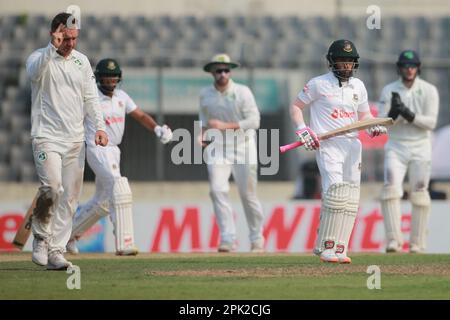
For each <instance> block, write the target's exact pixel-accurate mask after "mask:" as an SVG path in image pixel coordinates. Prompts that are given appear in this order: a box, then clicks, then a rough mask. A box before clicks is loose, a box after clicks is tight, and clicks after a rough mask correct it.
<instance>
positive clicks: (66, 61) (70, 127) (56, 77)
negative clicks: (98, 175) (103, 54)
mask: <svg viewBox="0 0 450 320" xmlns="http://www.w3.org/2000/svg"><path fill="white" fill-rule="evenodd" d="M56 50H57V49H56V48H55V47H54V46H53V45H52V44H51V43H49V44H48V46H47V47H45V48H41V49H38V50H36V51H34V52H33V53H32V54H31V55H30V56H29V57H28V59H27V62H26V71H27V75H28V77H29V78H30V80H31V103H32V106H31V137H32V138H46V139H50V140H57V141H64V142H81V141H84V139H85V135H84V127H83V121H84V117H85V114H86V113H87V115H88V117H90V118H91V119H93V122H94V123H95V127H96V129H97V130H105V125H104V121H103V119H102V115H101V112H100V109H99V104H98V103H99V101H98V94H97V86H96V82H95V77H94V74H93V73H92V68H91V65H90V63H89V60H88V58H87V57H86V56H85V55H84V54H82V53H80V52H78V51H76V50H72V52H71V54H70V55H69V56H68V57H66V58H64V57H63V56H61V55H59V54H58V53H57V52H56Z"/></svg>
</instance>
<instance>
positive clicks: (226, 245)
mask: <svg viewBox="0 0 450 320" xmlns="http://www.w3.org/2000/svg"><path fill="white" fill-rule="evenodd" d="M233 250H234V245H233V243H231V242H222V243H221V244H220V245H219V248H217V251H219V252H231V251H233Z"/></svg>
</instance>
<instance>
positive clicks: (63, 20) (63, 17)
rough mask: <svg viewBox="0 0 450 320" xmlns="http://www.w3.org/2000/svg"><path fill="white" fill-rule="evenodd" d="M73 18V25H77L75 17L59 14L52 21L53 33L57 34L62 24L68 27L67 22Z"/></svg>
mask: <svg viewBox="0 0 450 320" xmlns="http://www.w3.org/2000/svg"><path fill="white" fill-rule="evenodd" d="M70 17H72V19H73V20H72V25H75V22H76V21H75V17H73V16H72V15H71V14H70V13H66V12H61V13H58V14H57V15H56V16H55V17H54V18H53V20H52V25H51V31H52V32H55V31H56V29H58V26H59V25H60V24H61V23H62V24H63V25H64V26H66V27H67V20H68V19H69V18H70Z"/></svg>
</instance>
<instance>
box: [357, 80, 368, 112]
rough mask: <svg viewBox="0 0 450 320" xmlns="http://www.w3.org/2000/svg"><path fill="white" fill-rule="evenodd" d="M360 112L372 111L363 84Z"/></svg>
mask: <svg viewBox="0 0 450 320" xmlns="http://www.w3.org/2000/svg"><path fill="white" fill-rule="evenodd" d="M358 112H370V106H369V99H368V97H367V90H366V87H365V86H364V85H363V84H362V86H361V102H360V103H359V105H358Z"/></svg>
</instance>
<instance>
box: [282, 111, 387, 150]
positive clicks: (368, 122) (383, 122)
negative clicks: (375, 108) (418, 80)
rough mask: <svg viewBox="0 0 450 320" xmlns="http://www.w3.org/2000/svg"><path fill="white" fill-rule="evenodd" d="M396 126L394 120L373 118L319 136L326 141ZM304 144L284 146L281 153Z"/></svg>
mask: <svg viewBox="0 0 450 320" xmlns="http://www.w3.org/2000/svg"><path fill="white" fill-rule="evenodd" d="M393 124H394V120H393V119H392V118H372V119H366V120H361V121H357V122H355V123H352V124H349V125H346V126H343V127H342V128H339V129H335V130H331V131H328V132H325V133H323V134H320V135H319V136H318V138H319V140H326V139H329V138H332V137H336V136H341V135H344V134H346V133H349V132H353V131H358V130H364V129H367V128H370V127H373V126H375V125H381V126H385V127H387V126H391V125H393ZM302 145H303V143H302V142H301V141H296V142H293V143H290V144H287V145H284V146H281V147H280V152H281V153H285V152H286V151H289V150H291V149H295V148H297V147H300V146H302Z"/></svg>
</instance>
